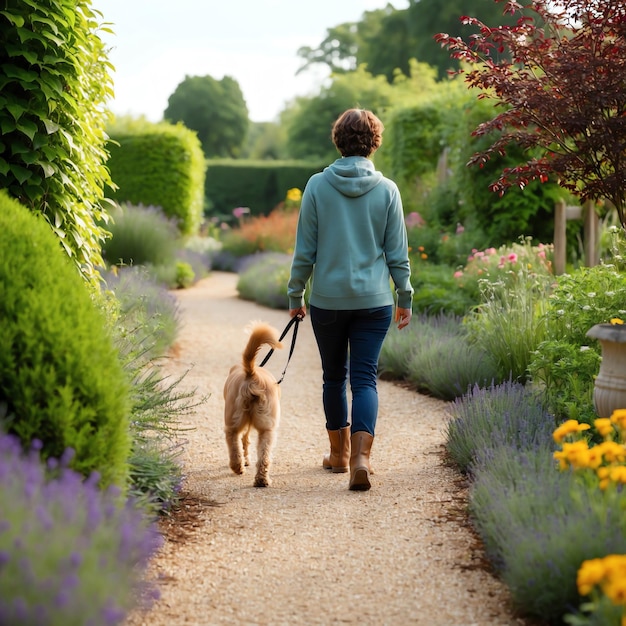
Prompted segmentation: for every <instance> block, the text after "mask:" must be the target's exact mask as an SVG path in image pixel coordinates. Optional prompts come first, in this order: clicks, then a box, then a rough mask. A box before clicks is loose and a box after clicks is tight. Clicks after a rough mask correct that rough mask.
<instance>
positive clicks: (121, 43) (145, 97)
mask: <svg viewBox="0 0 626 626" xmlns="http://www.w3.org/2000/svg"><path fill="white" fill-rule="evenodd" d="M391 4H392V5H393V6H394V7H395V8H396V9H404V8H406V7H407V6H408V1H407V0H392V2H391ZM386 5H387V2H385V0H312V1H309V2H306V3H304V2H300V1H299V0H219V1H217V0H168V1H167V2H166V1H165V0H93V4H92V6H93V8H95V9H97V10H99V11H101V12H102V14H103V16H104V19H105V21H107V22H112V26H111V28H112V29H113V31H114V32H115V34H114V35H112V36H111V35H106V34H105V35H103V39H104V40H105V41H106V43H107V45H109V46H111V50H110V52H109V59H110V61H111V62H112V63H113V65H114V66H115V68H116V69H115V72H114V74H113V78H114V82H115V100H114V101H113V102H111V103H110V107H111V109H112V111H113V112H114V113H115V114H118V115H124V114H131V115H134V116H139V115H144V116H146V117H147V118H148V119H149V120H151V121H155V122H156V121H159V120H161V119H162V117H163V111H164V110H165V108H166V106H167V99H168V98H169V96H170V95H171V94H172V92H173V91H174V90H175V89H176V86H177V85H178V84H179V83H180V82H182V80H184V78H185V75H190V76H206V75H209V76H212V77H213V78H215V79H218V80H219V79H221V78H222V77H223V76H225V75H228V76H232V77H233V78H234V79H236V80H237V82H238V83H239V86H240V87H241V90H242V92H243V96H244V98H245V100H246V104H247V105H248V111H249V115H250V119H252V120H253V121H255V122H267V121H272V120H274V119H276V117H277V116H278V113H279V112H280V111H281V110H282V109H283V108H284V105H285V103H286V102H288V101H289V100H291V99H293V98H294V97H295V96H297V95H307V94H310V93H315V92H316V91H317V88H318V87H319V85H320V82H321V81H322V80H323V79H324V78H325V77H326V76H327V72H325V71H324V70H322V69H321V68H320V69H318V70H316V71H314V70H307V71H305V72H303V73H302V74H300V75H299V76H295V73H296V70H297V69H298V68H299V67H300V66H301V64H302V60H301V59H300V57H298V55H297V51H298V48H300V47H301V46H311V47H316V46H317V45H318V44H320V43H321V42H322V40H323V39H324V37H325V35H326V30H327V29H328V28H332V27H333V26H337V25H338V24H341V23H343V22H354V21H359V20H360V18H361V16H362V15H363V12H364V11H368V10H370V11H371V10H373V9H380V8H383V7H385V6H386Z"/></svg>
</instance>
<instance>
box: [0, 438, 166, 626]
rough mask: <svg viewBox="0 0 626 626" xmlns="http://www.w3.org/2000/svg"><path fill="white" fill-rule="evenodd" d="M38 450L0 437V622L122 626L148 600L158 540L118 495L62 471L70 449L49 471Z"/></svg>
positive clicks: (142, 516)
mask: <svg viewBox="0 0 626 626" xmlns="http://www.w3.org/2000/svg"><path fill="white" fill-rule="evenodd" d="M39 448H40V446H39ZM37 449H38V447H37V445H35V446H31V449H30V451H29V452H27V453H23V452H22V448H21V446H20V444H19V441H18V440H17V439H16V438H15V437H11V436H3V435H0V501H4V502H10V503H11V506H10V507H2V508H0V572H1V574H2V575H0V624H22V623H23V624H27V623H33V624H35V623H37V624H50V625H55V626H56V625H57V624H68V623H82V624H88V623H91V624H93V625H94V626H109V625H113V624H119V623H120V622H121V621H122V620H123V619H124V617H125V614H126V613H127V611H128V610H129V609H130V608H132V607H133V606H135V605H137V604H138V603H140V602H142V601H143V598H144V597H145V598H148V599H149V598H150V594H151V591H150V589H151V586H150V584H149V583H147V582H142V580H141V577H142V574H143V568H144V567H145V565H146V564H147V563H148V561H149V559H150V557H151V556H152V555H153V554H154V552H155V551H156V550H157V549H158V547H159V546H160V544H161V542H162V537H161V536H160V535H159V533H158V531H157V529H156V526H155V524H154V522H151V521H150V520H149V519H148V518H147V516H146V514H145V513H144V512H143V511H142V510H141V509H140V508H138V506H137V504H136V503H135V502H133V501H130V500H125V499H124V498H123V497H122V495H121V494H120V492H119V490H107V491H105V492H103V491H101V490H100V489H99V487H98V480H99V477H98V476H93V477H91V478H90V479H88V480H83V478H82V477H81V476H80V475H79V474H77V473H75V472H73V471H71V470H69V469H67V467H66V466H67V463H68V461H69V459H70V458H71V454H72V453H71V452H67V453H66V454H65V455H64V456H63V457H62V458H61V460H60V462H59V463H52V464H49V465H48V467H47V469H46V466H45V465H44V464H42V463H41V461H40V460H39V454H38V453H37ZM50 470H53V471H52V472H50ZM111 555H115V557H114V558H109V557H110V556H111Z"/></svg>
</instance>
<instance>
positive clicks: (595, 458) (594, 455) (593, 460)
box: [586, 446, 602, 469]
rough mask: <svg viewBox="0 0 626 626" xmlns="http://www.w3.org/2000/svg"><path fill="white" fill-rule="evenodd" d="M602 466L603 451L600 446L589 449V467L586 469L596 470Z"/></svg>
mask: <svg viewBox="0 0 626 626" xmlns="http://www.w3.org/2000/svg"><path fill="white" fill-rule="evenodd" d="M601 464H602V449H601V448H600V446H593V448H589V453H588V454H587V465H586V467H590V468H591V469H596V468H597V467H600V465H601Z"/></svg>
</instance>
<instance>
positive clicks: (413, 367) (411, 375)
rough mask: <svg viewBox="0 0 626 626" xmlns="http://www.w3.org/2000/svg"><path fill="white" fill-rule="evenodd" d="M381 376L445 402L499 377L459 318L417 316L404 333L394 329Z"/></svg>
mask: <svg viewBox="0 0 626 626" xmlns="http://www.w3.org/2000/svg"><path fill="white" fill-rule="evenodd" d="M442 354H445V355H446V358H445V359H442V358H441V355H442ZM379 372H380V374H381V376H383V377H386V378H395V379H401V380H407V381H409V382H410V383H411V384H412V385H413V386H414V387H415V388H416V389H418V390H420V391H422V392H425V393H430V394H432V395H433V396H435V397H437V398H441V399H444V400H452V399H454V398H456V397H458V396H460V395H462V394H463V393H465V392H466V391H467V389H468V387H471V386H472V385H473V384H475V383H480V384H481V385H483V386H485V385H488V384H490V383H491V382H492V380H493V377H494V376H495V375H496V374H497V370H496V369H495V367H494V365H493V363H492V362H491V360H490V358H489V355H488V354H487V353H486V352H485V351H484V350H481V349H480V347H478V346H472V345H471V344H470V343H469V342H468V341H467V337H466V333H465V330H464V328H463V326H462V325H461V322H460V318H458V317H456V316H454V315H446V314H438V315H432V316H431V315H426V314H423V315H419V316H415V318H414V319H413V320H412V322H411V325H410V326H409V327H408V328H406V329H403V330H402V331H398V330H397V329H396V328H395V326H393V325H392V327H391V328H390V329H389V332H388V333H387V337H386V338H385V342H384V344H383V348H382V350H381V354H380V359H379Z"/></svg>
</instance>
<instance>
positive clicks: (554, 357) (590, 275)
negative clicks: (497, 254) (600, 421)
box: [529, 265, 626, 422]
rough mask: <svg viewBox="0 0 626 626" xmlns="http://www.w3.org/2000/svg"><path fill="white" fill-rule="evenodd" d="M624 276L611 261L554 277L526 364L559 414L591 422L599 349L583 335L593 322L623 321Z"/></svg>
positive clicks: (625, 317) (625, 313)
mask: <svg viewBox="0 0 626 626" xmlns="http://www.w3.org/2000/svg"><path fill="white" fill-rule="evenodd" d="M625 302H626V275H625V274H624V273H623V272H619V271H618V270H617V269H616V268H615V267H614V266H612V265H597V266H596V267H581V268H579V269H578V270H576V271H575V272H573V273H572V274H563V275H561V276H558V277H557V278H556V286H555V287H554V289H553V291H552V294H551V296H550V299H549V301H548V305H547V309H546V311H545V315H544V317H543V320H542V323H543V325H544V327H545V341H543V342H541V343H539V344H538V345H537V346H536V350H535V351H534V352H533V355H532V359H531V361H530V363H529V371H530V372H531V375H532V379H533V382H534V383H536V384H538V385H541V386H542V387H543V389H544V390H545V393H546V394H547V397H548V398H549V401H550V406H551V410H552V411H554V412H555V414H556V415H558V416H559V417H562V418H565V417H571V418H572V419H579V420H581V421H586V422H590V421H591V420H592V419H594V417H595V410H594V407H593V380H594V377H595V376H596V375H597V373H598V370H599V362H600V357H601V348H600V345H599V343H598V342H597V341H595V340H590V339H589V338H588V337H587V331H589V329H590V328H591V327H592V326H595V325H596V324H603V323H608V322H609V321H610V320H611V319H612V318H614V317H618V318H621V319H624V320H626V305H625V304H624V303H625Z"/></svg>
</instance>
